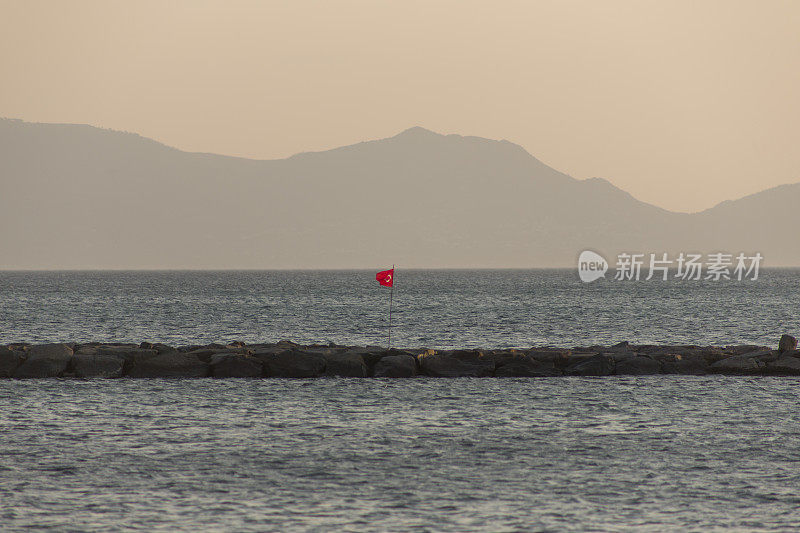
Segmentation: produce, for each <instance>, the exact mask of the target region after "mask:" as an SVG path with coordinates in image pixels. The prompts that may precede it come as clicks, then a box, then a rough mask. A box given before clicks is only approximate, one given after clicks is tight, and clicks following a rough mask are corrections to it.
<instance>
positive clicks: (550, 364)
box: [0, 335, 800, 379]
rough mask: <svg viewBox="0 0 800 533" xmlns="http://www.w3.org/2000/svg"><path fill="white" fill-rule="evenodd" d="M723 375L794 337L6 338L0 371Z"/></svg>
mask: <svg viewBox="0 0 800 533" xmlns="http://www.w3.org/2000/svg"><path fill="white" fill-rule="evenodd" d="M655 374H683V375H706V374H729V375H779V376H780V375H788V376H800V350H798V349H797V339H795V338H794V337H792V336H790V335H783V336H782V337H781V338H780V341H779V343H778V347H777V349H773V348H770V347H767V346H755V345H737V346H693V345H680V346H661V345H633V344H629V343H627V342H622V343H619V344H616V345H614V346H584V347H575V348H571V349H561V348H550V347H538V348H537V347H534V348H526V349H498V350H478V349H469V350H433V349H427V348H419V349H407V348H402V349H401V348H392V349H388V350H387V349H386V348H381V347H377V346H339V345H333V344H330V345H299V344H295V343H293V342H290V341H281V342H278V343H275V344H250V345H246V344H245V343H243V342H238V341H237V342H231V343H228V344H208V345H203V346H180V347H173V346H168V345H166V344H159V343H150V342H143V343H141V344H113V343H110V344H103V343H97V342H91V343H85V344H78V343H59V344H24V343H19V344H8V345H2V346H0V378H15V379H30V378H78V379H82V378H320V377H349V378H368V377H371V378H412V377H416V376H427V377H437V378H455V377H555V376H614V375H617V376H642V375H655Z"/></svg>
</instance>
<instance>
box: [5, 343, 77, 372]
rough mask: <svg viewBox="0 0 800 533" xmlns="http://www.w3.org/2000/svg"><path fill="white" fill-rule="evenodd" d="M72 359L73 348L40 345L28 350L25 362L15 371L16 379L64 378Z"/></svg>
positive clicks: (59, 345)
mask: <svg viewBox="0 0 800 533" xmlns="http://www.w3.org/2000/svg"><path fill="white" fill-rule="evenodd" d="M70 359H72V348H70V347H69V346H67V345H66V344H39V345H35V346H31V347H30V348H29V349H28V353H27V357H26V358H25V361H24V362H23V363H22V364H21V365H19V366H18V367H17V369H16V370H15V371H14V377H15V378H20V379H26V378H55V377H59V376H62V375H63V374H64V372H66V370H67V366H69V362H70Z"/></svg>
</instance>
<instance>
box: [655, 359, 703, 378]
mask: <svg viewBox="0 0 800 533" xmlns="http://www.w3.org/2000/svg"><path fill="white" fill-rule="evenodd" d="M653 358H654V359H656V360H657V361H659V362H660V363H661V371H662V372H663V373H665V374H683V375H689V376H704V375H706V374H708V371H709V366H710V365H709V363H708V362H707V361H706V359H705V357H703V356H702V355H700V354H696V353H690V354H683V355H682V354H677V353H676V354H670V353H664V354H659V355H655V356H653Z"/></svg>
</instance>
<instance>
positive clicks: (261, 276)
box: [0, 269, 800, 348]
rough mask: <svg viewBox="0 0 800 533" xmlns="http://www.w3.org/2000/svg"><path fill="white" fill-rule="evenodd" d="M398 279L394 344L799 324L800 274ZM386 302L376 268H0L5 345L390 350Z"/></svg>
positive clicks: (654, 338)
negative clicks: (292, 345) (240, 344)
mask: <svg viewBox="0 0 800 533" xmlns="http://www.w3.org/2000/svg"><path fill="white" fill-rule="evenodd" d="M395 280H396V283H395V290H394V310H393V315H392V321H393V339H394V341H393V344H394V345H397V346H408V347H419V346H426V347H438V348H446V347H467V346H470V347H474V346H482V347H510V346H517V347H525V346H531V345H554V346H576V345H591V344H609V343H611V344H613V343H617V342H619V341H622V340H627V341H630V342H638V343H698V344H722V345H725V344H735V343H755V344H766V345H770V346H771V345H774V344H776V343H777V339H778V337H779V336H780V334H781V333H784V332H792V331H794V332H797V330H798V329H800V305H798V304H797V297H798V293H800V270H797V269H794V270H792V269H771V270H770V269H767V270H762V272H761V276H760V277H759V279H758V280H756V281H752V280H751V281H742V282H737V281H728V282H725V281H721V282H713V281H704V282H698V281H675V280H672V281H668V282H664V281H655V280H651V281H649V282H645V281H640V282H619V281H617V282H614V281H605V280H600V281H598V282H595V283H592V284H584V283H581V282H580V280H579V279H578V276H577V273H576V272H575V271H573V270H517V271H514V270H505V271H498V270H483V271H469V270H456V271H443V270H438V271H422V270H416V271H404V270H402V269H398V270H397V272H396V277H395ZM388 296H389V290H388V289H387V288H385V287H380V286H379V285H378V284H377V282H376V281H375V279H374V272H373V271H333V272H325V271H294V272H287V271H258V272H0V342H15V341H31V342H47V341H108V342H110V341H117V342H141V341H143V340H151V341H153V340H155V341H161V342H167V343H173V344H191V343H208V342H219V341H226V340H243V341H245V342H275V341H278V340H281V339H290V340H293V341H295V342H299V343H320V342H329V341H330V342H336V343H339V344H361V345H365V344H384V343H385V342H386V326H387V322H388V303H389V302H388Z"/></svg>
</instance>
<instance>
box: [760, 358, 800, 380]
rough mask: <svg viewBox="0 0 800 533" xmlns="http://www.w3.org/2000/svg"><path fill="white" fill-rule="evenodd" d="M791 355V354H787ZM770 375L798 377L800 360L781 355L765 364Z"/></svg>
mask: <svg viewBox="0 0 800 533" xmlns="http://www.w3.org/2000/svg"><path fill="white" fill-rule="evenodd" d="M789 353H793V352H789ZM767 371H768V373H770V374H780V375H789V376H797V375H800V358H798V357H794V356H792V355H782V356H781V357H778V358H777V359H775V360H774V361H772V362H770V363H768V364H767Z"/></svg>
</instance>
